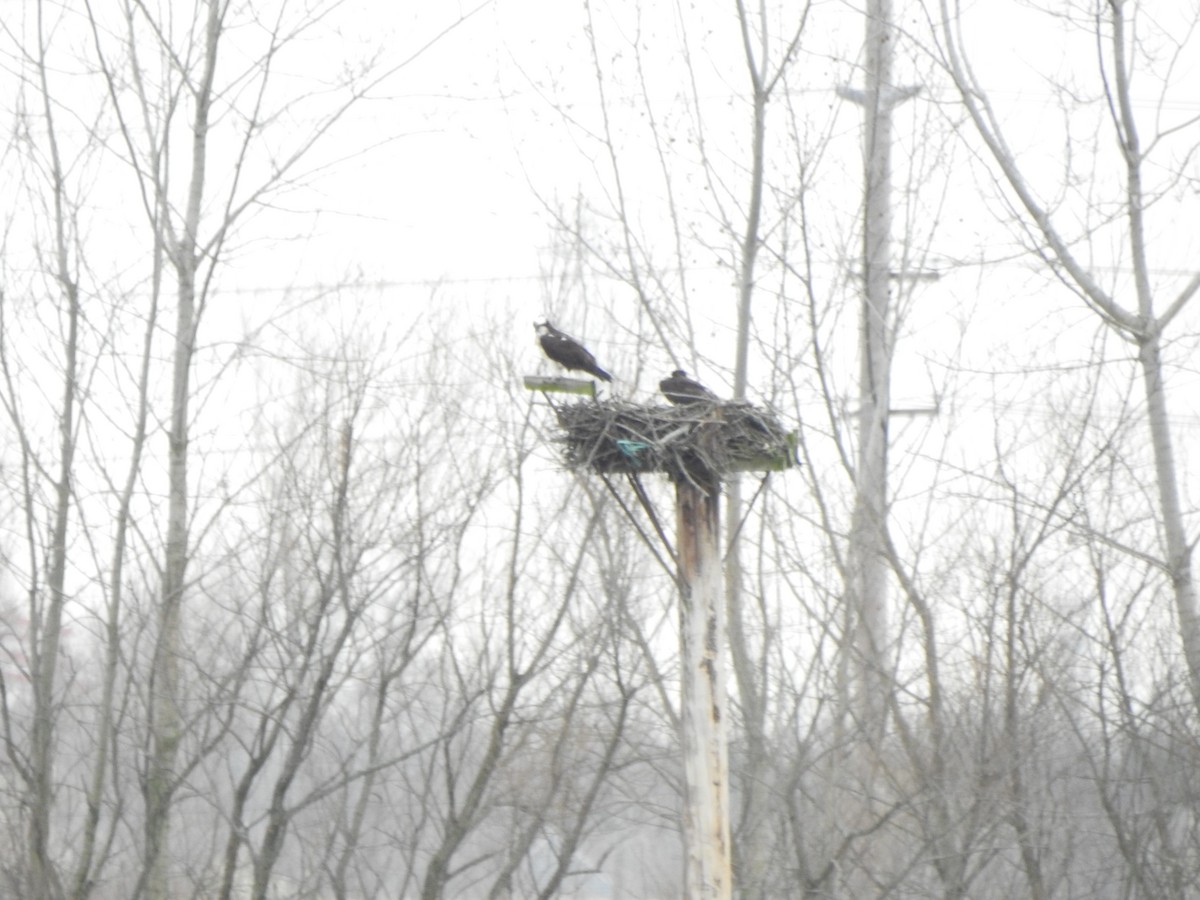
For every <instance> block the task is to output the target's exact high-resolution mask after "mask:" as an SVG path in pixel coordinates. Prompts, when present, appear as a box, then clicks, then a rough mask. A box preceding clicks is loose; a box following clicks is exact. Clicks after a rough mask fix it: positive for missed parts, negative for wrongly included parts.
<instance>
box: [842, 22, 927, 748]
mask: <svg viewBox="0 0 1200 900" xmlns="http://www.w3.org/2000/svg"><path fill="white" fill-rule="evenodd" d="M895 35H896V32H895V28H894V26H893V24H892V5H891V0H867V28H866V61H867V64H866V88H865V90H862V91H859V90H855V89H853V88H842V89H840V90H839V91H838V93H839V94H840V95H841V96H842V97H844V98H846V99H848V100H851V101H853V102H855V103H858V104H860V105H861V106H862V107H863V115H864V127H863V161H864V201H863V258H862V264H863V291H862V307H861V313H860V323H859V339H860V340H859V354H860V370H859V407H858V453H857V456H856V460H855V472H854V481H855V485H854V486H855V495H854V510H853V513H852V515H851V519H850V544H849V548H848V552H847V570H848V571H847V577H846V582H847V598H846V599H847V614H848V617H849V618H848V623H847V624H848V625H849V628H848V631H849V632H850V635H852V641H851V646H850V648H848V649H850V650H851V654H850V655H851V659H849V660H848V664H849V666H850V673H849V677H848V678H847V680H848V681H850V682H851V683H850V684H847V685H846V686H845V687H846V689H847V690H848V691H849V692H850V694H851V696H850V698H848V699H849V701H850V706H851V708H852V709H853V710H854V711H855V713H856V714H857V716H858V717H859V721H860V723H861V724H862V725H863V726H864V727H865V728H867V729H868V731H869V733H870V734H872V735H875V736H878V735H880V733H881V731H882V728H883V718H884V699H885V697H886V696H887V677H888V671H889V669H890V665H891V660H890V653H889V651H888V627H887V624H888V622H887V620H888V616H887V562H886V556H885V552H884V521H885V517H886V515H887V471H888V470H887V450H888V420H889V417H890V415H891V365H892V351H893V348H894V341H895V334H894V331H893V326H892V319H893V312H892V305H891V280H892V270H891V233H892V202H891V193H892V110H893V109H894V108H895V107H896V106H897V105H899V104H900V103H902V102H904V101H905V100H908V99H909V98H911V97H913V96H915V95H916V93H917V91H918V88H915V87H912V88H905V89H903V90H902V89H899V88H897V87H896V86H895V85H893V83H892V63H893V55H894V54H893V48H894V43H895ZM848 636H849V635H848Z"/></svg>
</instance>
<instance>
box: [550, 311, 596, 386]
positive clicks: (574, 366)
mask: <svg viewBox="0 0 1200 900" xmlns="http://www.w3.org/2000/svg"><path fill="white" fill-rule="evenodd" d="M533 327H534V328H536V329H537V331H538V343H540V344H541V345H542V350H544V351H545V352H546V355H547V356H548V357H550V358H551V359H552V360H554V361H555V362H556V363H558V364H559V365H560V366H562V367H563V368H564V369H567V370H568V371H571V370H577V371H580V372H587V373H588V374H589V375H595V376H596V377H597V378H599V379H600V380H601V381H612V376H611V375H609V374H608V373H607V372H605V371H604V370H603V369H602V368H600V367H599V366H598V365H596V357H594V356H592V354H591V353H589V352H588V349H587V348H586V347H585V346H583V344H581V343H579V341H577V340H575V338H573V337H570V336H568V335H565V334H563V333H562V332H561V331H559V330H558V329H557V328H555V327H554V326H553V325H551V324H550V323H549V322H535V323H534V325H533Z"/></svg>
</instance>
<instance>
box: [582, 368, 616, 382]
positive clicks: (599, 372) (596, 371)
mask: <svg viewBox="0 0 1200 900" xmlns="http://www.w3.org/2000/svg"><path fill="white" fill-rule="evenodd" d="M588 372H589V373H590V374H592V375H595V376H596V377H597V378H599V379H600V380H601V381H612V376H611V375H609V374H608V373H607V372H605V371H604V370H603V369H602V368H600V367H599V366H592V367H591V368H590V369H588Z"/></svg>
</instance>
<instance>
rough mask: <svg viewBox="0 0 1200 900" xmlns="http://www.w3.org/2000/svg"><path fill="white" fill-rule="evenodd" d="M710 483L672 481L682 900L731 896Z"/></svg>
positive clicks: (721, 627)
mask: <svg viewBox="0 0 1200 900" xmlns="http://www.w3.org/2000/svg"><path fill="white" fill-rule="evenodd" d="M718 488H719V484H717V483H716V482H714V483H713V484H712V485H711V486H710V488H709V491H708V493H705V492H704V491H702V490H701V489H700V488H698V487H697V486H696V485H694V484H692V483H691V482H689V481H686V480H682V479H681V480H679V481H677V482H676V485H675V513H676V526H677V535H678V537H677V539H676V540H677V544H678V552H679V576H680V578H679V581H680V605H679V617H680V623H679V624H680V629H679V635H680V639H679V643H680V647H679V650H680V653H679V655H680V664H681V679H682V681H683V713H682V716H681V721H682V728H683V735H682V741H683V772H684V816H683V836H684V846H685V850H686V853H687V864H686V867H685V877H684V896H685V897H687V898H688V900H729V898H730V897H732V895H733V869H732V865H731V862H730V853H731V848H730V836H729V777H728V776H729V754H728V749H727V747H726V737H725V721H726V698H725V664H724V660H723V656H722V649H723V644H724V640H725V610H724V606H723V604H722V599H721V598H722V580H721V554H720V545H719V543H718V540H717V536H718V534H719V525H720V515H719V509H720V507H719V499H720V497H719V490H718Z"/></svg>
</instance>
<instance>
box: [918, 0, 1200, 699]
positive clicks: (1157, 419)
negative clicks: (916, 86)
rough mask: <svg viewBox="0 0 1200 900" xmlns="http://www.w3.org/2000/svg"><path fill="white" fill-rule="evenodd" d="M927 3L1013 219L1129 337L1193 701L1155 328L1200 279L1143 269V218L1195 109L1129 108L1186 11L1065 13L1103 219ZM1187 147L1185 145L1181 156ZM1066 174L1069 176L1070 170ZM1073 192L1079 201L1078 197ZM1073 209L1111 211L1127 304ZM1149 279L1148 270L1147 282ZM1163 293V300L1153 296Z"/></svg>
mask: <svg viewBox="0 0 1200 900" xmlns="http://www.w3.org/2000/svg"><path fill="white" fill-rule="evenodd" d="M938 12H939V14H940V15H939V16H938V26H939V31H938V35H939V38H940V40H941V41H942V45H941V47H942V60H943V62H944V64H945V67H946V70H947V72H948V73H949V74H950V77H951V78H952V79H953V83H954V85H955V87H956V88H957V90H958V93H959V96H960V97H961V98H962V102H963V105H964V108H965V109H966V111H967V114H968V115H969V117H970V120H971V122H972V124H973V125H974V126H975V132H976V134H977V135H978V136H979V138H980V139H981V140H982V142H983V145H984V147H985V148H986V150H987V152H988V154H989V155H990V157H991V159H992V160H993V161H994V163H995V166H996V168H997V170H998V172H999V173H1000V176H1001V177H1002V178H1003V180H1004V182H1005V183H1006V185H1007V187H1008V189H1009V190H1010V192H1011V196H1012V197H1013V198H1014V200H1015V202H1016V204H1017V206H1018V208H1019V210H1020V212H1021V215H1022V220H1021V227H1027V228H1029V229H1030V230H1031V231H1032V233H1033V234H1034V235H1036V236H1037V242H1036V244H1035V245H1034V246H1033V247H1032V248H1031V250H1032V251H1033V252H1034V253H1036V254H1037V255H1038V256H1039V257H1040V258H1042V259H1044V260H1045V261H1046V262H1047V264H1049V265H1050V266H1052V267H1053V270H1054V272H1055V274H1056V275H1057V277H1058V278H1059V279H1060V280H1061V281H1062V282H1063V283H1064V284H1065V285H1067V286H1068V287H1069V288H1070V289H1071V290H1072V291H1073V292H1074V293H1075V294H1076V295H1077V296H1078V297H1079V298H1080V299H1081V300H1082V301H1083V302H1084V303H1085V304H1086V305H1087V307H1088V308H1089V309H1091V310H1092V311H1093V312H1094V313H1095V314H1096V315H1097V316H1098V317H1099V319H1100V321H1101V322H1103V323H1104V324H1105V325H1106V326H1108V327H1109V328H1111V329H1113V330H1114V331H1115V332H1116V333H1117V334H1118V335H1120V336H1121V337H1122V338H1124V339H1125V340H1127V341H1129V342H1130V343H1131V345H1132V346H1133V347H1134V348H1135V350H1136V355H1137V361H1138V366H1139V368H1140V370H1141V378H1142V382H1143V397H1144V399H1145V404H1146V419H1145V421H1146V430H1147V436H1148V438H1149V441H1150V446H1151V447H1152V449H1153V455H1154V468H1155V480H1156V485H1157V492H1158V498H1157V506H1158V510H1157V512H1158V515H1159V517H1160V521H1161V527H1162V535H1161V540H1162V551H1161V557H1160V558H1161V564H1162V569H1163V572H1164V575H1165V577H1166V580H1167V581H1168V583H1169V585H1170V590H1171V593H1172V596H1173V598H1174V606H1175V615H1176V619H1177V622H1178V627H1179V637H1180V641H1181V644H1182V646H1183V651H1184V657H1185V659H1186V660H1187V667H1188V672H1189V679H1190V685H1191V691H1192V696H1193V703H1195V704H1196V705H1197V707H1198V708H1200V612H1198V610H1197V598H1196V587H1195V576H1194V573H1193V570H1192V561H1191V545H1192V541H1191V540H1190V539H1189V537H1188V531H1187V526H1186V523H1185V519H1184V513H1183V505H1182V502H1181V499H1180V488H1179V483H1178V463H1177V462H1176V458H1175V457H1176V452H1175V443H1174V438H1173V435H1172V426H1171V420H1170V416H1169V414H1168V402H1167V389H1168V380H1167V378H1166V363H1165V360H1164V352H1165V342H1166V340H1167V338H1166V334H1167V330H1168V328H1169V327H1170V326H1171V325H1172V324H1173V323H1174V322H1175V320H1176V319H1177V318H1178V317H1179V316H1180V314H1181V313H1182V312H1183V311H1184V309H1185V308H1186V307H1187V306H1188V304H1189V303H1190V301H1191V299H1192V298H1193V297H1194V296H1195V294H1196V291H1197V290H1200V273H1197V274H1192V275H1189V276H1187V277H1186V278H1184V279H1181V281H1182V283H1180V284H1176V285H1174V286H1172V287H1168V286H1167V285H1165V284H1162V283H1161V279H1157V278H1156V277H1155V265H1156V264H1155V262H1154V248H1153V246H1152V244H1151V233H1150V228H1149V225H1148V219H1149V218H1150V217H1151V215H1152V214H1153V209H1154V207H1155V205H1156V202H1157V201H1158V200H1160V199H1163V198H1164V197H1166V196H1168V195H1169V193H1170V191H1171V190H1172V188H1173V185H1174V184H1176V183H1177V182H1178V180H1179V179H1180V178H1181V177H1182V169H1181V168H1180V165H1181V164H1180V163H1179V162H1178V161H1177V160H1178V156H1177V155H1176V154H1177V150H1176V148H1175V147H1174V144H1175V143H1176V142H1177V141H1178V140H1179V139H1180V138H1183V137H1184V135H1185V134H1186V130H1187V127H1188V126H1189V125H1190V124H1191V123H1194V121H1195V119H1194V118H1184V119H1181V120H1179V121H1172V122H1165V121H1164V120H1163V119H1162V118H1161V116H1159V117H1158V118H1156V119H1155V120H1154V121H1153V127H1154V128H1155V129H1156V130H1155V132H1154V133H1153V134H1152V135H1151V136H1150V137H1149V139H1145V138H1144V137H1143V135H1142V130H1143V128H1145V127H1146V124H1145V123H1144V122H1143V121H1141V120H1140V119H1139V116H1138V115H1137V112H1136V102H1135V97H1134V95H1133V88H1132V84H1133V81H1134V79H1135V77H1136V76H1137V75H1138V74H1139V73H1142V72H1144V73H1145V76H1144V77H1146V78H1151V77H1155V76H1157V77H1158V86H1157V89H1158V91H1159V95H1158V96H1159V107H1158V109H1159V113H1160V114H1161V112H1162V110H1163V108H1164V107H1163V102H1164V101H1165V98H1166V95H1167V92H1168V91H1170V90H1171V89H1172V87H1173V85H1172V82H1171V77H1170V76H1171V68H1170V67H1171V65H1172V63H1171V61H1172V60H1175V59H1178V58H1179V55H1180V54H1182V53H1185V52H1186V50H1185V48H1186V47H1187V40H1186V36H1187V35H1190V33H1191V31H1190V28H1193V27H1194V25H1195V23H1194V22H1191V23H1188V22H1185V23H1184V26H1185V29H1188V30H1184V31H1182V32H1181V34H1183V35H1185V37H1184V38H1183V39H1179V38H1176V37H1175V36H1174V35H1172V34H1170V33H1169V32H1167V31H1166V30H1165V29H1166V28H1168V27H1169V26H1166V25H1165V23H1151V22H1150V21H1149V20H1148V19H1145V18H1138V9H1137V7H1136V5H1135V4H1132V3H1130V2H1125V0H1111V2H1103V3H1098V4H1096V8H1095V13H1094V17H1091V18H1088V19H1087V20H1086V21H1081V22H1076V21H1075V20H1073V19H1070V18H1069V19H1068V20H1066V21H1067V23H1068V25H1069V26H1071V27H1080V28H1083V29H1086V30H1087V31H1088V32H1091V33H1092V34H1094V37H1095V41H1096V44H1097V46H1098V47H1099V48H1100V52H1099V53H1098V54H1097V59H1096V61H1097V70H1096V72H1095V82H1094V84H1095V88H1094V89H1093V90H1094V96H1095V97H1096V98H1097V100H1098V101H1099V103H1100V104H1101V107H1102V109H1103V110H1104V112H1105V113H1106V119H1107V122H1106V124H1107V130H1108V134H1109V144H1108V147H1109V148H1110V152H1111V153H1112V154H1113V155H1114V157H1115V158H1114V170H1115V171H1118V172H1120V182H1119V183H1120V188H1119V193H1118V194H1116V195H1115V196H1112V197H1111V198H1108V200H1107V201H1106V202H1112V203H1114V204H1116V208H1117V209H1118V210H1119V214H1118V216H1117V219H1116V220H1110V219H1109V217H1108V213H1107V212H1102V211H1101V210H1100V209H1099V201H1098V200H1095V199H1092V198H1091V197H1090V196H1089V195H1088V194H1087V193H1084V194H1083V196H1082V197H1078V196H1074V197H1069V198H1068V200H1067V201H1064V202H1063V203H1062V204H1061V206H1060V207H1059V208H1055V206H1052V205H1050V204H1048V202H1047V200H1046V199H1045V197H1046V196H1047V191H1046V190H1045V189H1043V188H1039V187H1038V186H1037V184H1036V182H1035V181H1034V180H1033V177H1032V176H1031V174H1030V173H1028V172H1026V171H1025V169H1024V167H1023V166H1022V164H1021V161H1020V159H1019V158H1018V156H1017V154H1015V153H1014V152H1013V150H1012V149H1011V147H1010V144H1009V141H1008V139H1007V137H1006V134H1005V129H1004V127H1003V122H1002V120H1001V118H1000V116H999V115H998V114H997V111H996V109H995V107H994V106H993V104H992V103H991V101H990V100H989V97H988V94H987V92H986V90H985V87H984V85H983V84H982V83H981V81H980V79H979V77H978V76H977V75H976V73H975V71H974V70H973V68H972V66H971V50H970V45H969V44H968V39H967V37H966V36H965V34H964V28H963V24H962V13H961V11H960V10H959V8H958V7H957V6H956V5H953V4H951V3H949V2H943V3H941V4H940V6H939V7H938ZM1135 20H1136V22H1137V23H1138V24H1139V25H1140V26H1142V27H1143V28H1145V29H1149V30H1150V31H1151V32H1154V34H1155V39H1156V40H1161V41H1163V42H1164V47H1165V50H1164V52H1165V54H1166V56H1165V59H1166V60H1167V61H1168V62H1167V66H1168V68H1167V69H1166V71H1165V74H1159V73H1157V72H1154V71H1153V70H1152V69H1151V66H1152V65H1153V63H1154V54H1151V53H1149V52H1146V49H1145V48H1146V47H1147V45H1146V44H1145V43H1144V42H1142V41H1139V40H1135V39H1134V37H1133V35H1132V34H1131V30H1132V29H1134V28H1135ZM1191 152H1192V151H1190V150H1188V149H1187V148H1185V149H1184V151H1183V158H1184V159H1186V158H1187V157H1188V156H1189V155H1190V153H1191ZM1156 173H1161V174H1156ZM1068 175H1069V176H1073V173H1068ZM1087 183H1088V184H1092V182H1090V181H1089V182H1087ZM1076 201H1079V202H1081V203H1082V204H1083V205H1082V209H1080V208H1078V203H1077V202H1076ZM1080 214H1086V215H1091V216H1093V217H1095V218H1096V219H1097V220H1098V223H1103V227H1106V228H1109V227H1112V226H1111V225H1110V224H1109V222H1110V221H1114V222H1119V223H1120V227H1119V229H1118V233H1117V234H1116V237H1117V238H1118V239H1119V240H1120V242H1121V243H1122V244H1123V246H1124V249H1123V253H1122V257H1123V258H1124V259H1126V260H1127V261H1128V264H1129V265H1130V266H1131V267H1132V274H1133V277H1132V290H1131V294H1132V297H1133V302H1132V303H1131V304H1126V303H1123V302H1122V300H1121V299H1120V295H1121V293H1123V291H1122V290H1120V289H1119V288H1118V286H1117V285H1114V284H1111V283H1110V284H1109V285H1107V286H1106V284H1105V281H1106V279H1105V278H1104V276H1103V275H1101V273H1100V269H1099V267H1100V266H1101V265H1103V263H1101V262H1100V261H1099V260H1095V261H1093V260H1090V259H1089V258H1088V256H1087V255H1085V254H1086V253H1087V250H1086V232H1085V234H1084V235H1083V236H1081V237H1076V236H1075V235H1074V228H1073V226H1070V225H1068V224H1067V222H1066V221H1065V220H1066V219H1067V218H1069V217H1073V216H1076V215H1080ZM1096 227H1101V225H1100V224H1097V226H1096ZM1156 281H1157V282H1160V283H1159V284H1158V285H1157V286H1156ZM1164 294H1165V295H1166V299H1165V300H1163V299H1162V295H1164Z"/></svg>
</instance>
